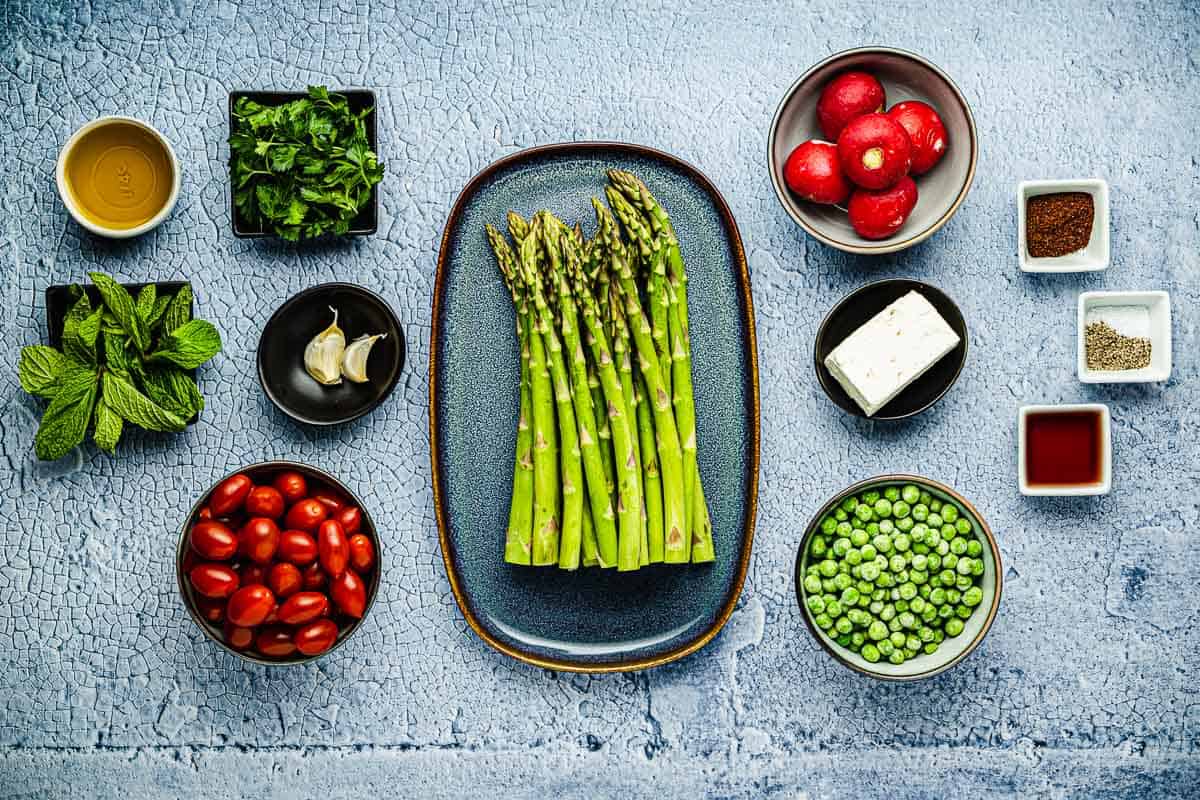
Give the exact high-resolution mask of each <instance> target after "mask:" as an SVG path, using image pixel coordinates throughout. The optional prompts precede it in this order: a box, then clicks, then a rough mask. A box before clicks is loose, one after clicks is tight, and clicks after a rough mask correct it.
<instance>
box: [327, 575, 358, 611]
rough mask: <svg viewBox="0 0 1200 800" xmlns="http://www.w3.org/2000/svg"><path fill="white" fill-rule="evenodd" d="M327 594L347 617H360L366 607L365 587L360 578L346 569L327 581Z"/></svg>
mask: <svg viewBox="0 0 1200 800" xmlns="http://www.w3.org/2000/svg"><path fill="white" fill-rule="evenodd" d="M329 596H330V597H331V598H333V602H334V603H335V604H337V607H338V608H339V609H341V612H342V613H343V614H345V615H346V616H348V617H354V618H355V619H360V618H362V615H363V612H364V611H366V608H367V587H366V584H364V583H363V582H362V578H360V577H358V574H357V573H355V572H354V570H352V569H348V570H346V571H345V572H343V573H342V574H341V575H339V576H338V577H336V578H334V579H332V580H331V581H330V582H329Z"/></svg>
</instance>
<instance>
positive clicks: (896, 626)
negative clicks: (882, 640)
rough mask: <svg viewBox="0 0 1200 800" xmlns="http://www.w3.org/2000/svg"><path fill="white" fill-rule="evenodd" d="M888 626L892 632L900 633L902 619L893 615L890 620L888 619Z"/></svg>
mask: <svg viewBox="0 0 1200 800" xmlns="http://www.w3.org/2000/svg"><path fill="white" fill-rule="evenodd" d="M887 626H888V630H889V631H891V632H892V633H898V632H899V631H900V620H899V619H897V618H895V617H892V618H891V619H890V620H888V624H887Z"/></svg>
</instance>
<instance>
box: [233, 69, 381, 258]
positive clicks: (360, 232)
mask: <svg viewBox="0 0 1200 800" xmlns="http://www.w3.org/2000/svg"><path fill="white" fill-rule="evenodd" d="M329 91H330V94H340V95H344V96H345V97H346V100H347V102H349V104H350V110H351V111H354V112H356V113H359V112H361V111H363V110H364V109H367V108H370V109H371V113H370V114H368V115H367V117H366V119H365V120H363V122H364V123H366V126H367V142H368V143H369V144H370V145H371V149H372V150H373V151H375V153H379V123H378V117H379V114H378V107H377V106H376V102H375V93H374V92H372V91H371V90H370V89H330V90H329ZM242 97H248V98H250V99H251V100H253V101H254V102H256V103H261V104H263V105H266V106H277V105H282V104H284V103H288V102H291V101H292V100H299V99H300V98H302V97H308V92H274V91H266V92H251V91H244V90H239V91H233V92H230V93H229V135H231V136H232V135H233V106H234V103H236V102H237V101H238V99H239V98H242ZM226 144H228V141H227V142H226ZM229 215H230V218H231V219H232V220H233V235H234V236H237V237H239V238H241V239H263V238H266V237H268V236H275V232H274V231H269V230H263V229H262V228H260V227H258V226H256V225H254V224H253V223H251V222H250V221H249V220H247V219H245V218H244V217H243V216H242V215H241V214H240V213H239V212H238V209H237V206H236V205H234V203H233V176H232V175H230V181H229ZM378 229H379V186H378V185H375V186H372V187H371V199H370V201H369V202H368V203H367V205H366V207H365V208H364V209H363V210H362V211H361V212H359V215H358V216H357V217H355V218H354V220H353V221H352V222H351V223H350V230H348V231H346V233H344V234H343V236H370V235H371V234H373V233H375V231H377V230H378Z"/></svg>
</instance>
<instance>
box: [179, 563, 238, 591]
mask: <svg viewBox="0 0 1200 800" xmlns="http://www.w3.org/2000/svg"><path fill="white" fill-rule="evenodd" d="M188 577H189V578H191V581H192V588H193V589H195V590H196V591H197V592H199V593H200V594H202V595H204V596H205V597H229V596H230V595H231V594H233V593H234V592H236V591H237V588H238V582H239V581H238V574H237V573H236V572H234V571H233V568H232V567H229V566H226V565H225V564H197V565H196V566H194V567H192V571H191V572H190V573H188Z"/></svg>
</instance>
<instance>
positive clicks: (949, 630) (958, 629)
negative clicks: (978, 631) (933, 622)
mask: <svg viewBox="0 0 1200 800" xmlns="http://www.w3.org/2000/svg"><path fill="white" fill-rule="evenodd" d="M962 632H963V623H962V620H961V619H948V620H946V635H947V636H958V635H959V634H960V633H962Z"/></svg>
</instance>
